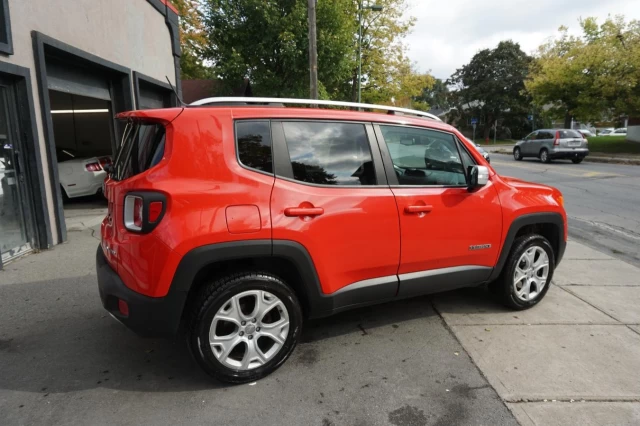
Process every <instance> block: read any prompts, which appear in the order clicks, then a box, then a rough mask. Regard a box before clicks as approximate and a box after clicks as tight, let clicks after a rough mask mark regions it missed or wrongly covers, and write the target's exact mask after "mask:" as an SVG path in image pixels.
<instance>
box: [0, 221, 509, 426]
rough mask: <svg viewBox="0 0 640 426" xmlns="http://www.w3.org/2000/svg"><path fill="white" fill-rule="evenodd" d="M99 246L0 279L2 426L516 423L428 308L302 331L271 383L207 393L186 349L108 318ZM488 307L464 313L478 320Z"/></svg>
mask: <svg viewBox="0 0 640 426" xmlns="http://www.w3.org/2000/svg"><path fill="white" fill-rule="evenodd" d="M94 237H95V235H92V230H91V229H89V230H84V231H71V232H69V242H68V243H66V244H62V245H59V246H56V247H54V248H53V249H52V250H48V251H45V252H43V253H39V254H36V255H31V256H27V257H25V258H23V259H20V260H19V261H17V262H14V263H11V264H9V265H6V268H5V270H4V271H0V413H1V418H2V419H1V420H0V424H2V425H3V426H4V425H23V424H24V425H32V424H33V425H58V424H61V425H103V424H104V425H113V424H117V425H147V424H148V425H165V424H197V425H205V424H206V425H242V426H245V425H260V426H266V425H296V426H297V425H318V426H330V425H334V426H337V425H351V426H364V425H395V426H403V425H404V426H408V425H414V426H425V425H517V422H516V420H515V418H514V417H513V415H512V414H511V412H510V411H509V410H508V408H507V407H506V405H505V404H504V403H503V402H502V401H501V399H500V398H499V396H498V395H497V394H496V392H495V390H494V389H493V388H492V387H491V386H490V385H489V383H488V382H487V380H486V379H485V378H484V376H483V375H482V374H481V373H480V371H479V370H478V368H477V367H476V366H475V364H474V363H473V362H472V361H471V359H470V357H469V356H468V354H467V353H466V352H465V350H464V348H463V347H462V346H461V345H460V343H459V342H458V340H457V339H456V338H455V336H454V335H453V334H452V333H451V331H450V330H449V328H448V327H447V326H446V325H445V323H444V321H443V320H442V318H441V317H440V315H438V313H437V312H436V310H435V309H434V307H433V305H432V302H431V299H430V298H427V297H423V298H417V299H412V300H405V301H401V302H398V303H389V304H385V305H380V306H373V307H369V308H364V309H358V310H354V311H351V312H346V313H343V314H340V315H336V316H334V317H330V318H325V319H321V320H316V321H313V322H309V323H308V324H306V325H305V329H304V331H303V335H302V342H301V343H300V344H299V345H298V347H297V348H296V350H295V351H294V353H293V355H292V357H291V358H290V359H289V360H288V361H287V362H286V363H285V364H284V365H283V366H282V367H281V368H280V369H279V370H278V371H276V372H275V373H274V374H272V375H270V376H269V377H267V378H265V379H263V380H260V381H258V382H257V383H253V384H251V385H239V386H229V385H225V384H223V383H219V382H216V381H214V380H213V379H210V378H209V377H208V376H206V375H205V374H204V373H203V372H202V371H201V370H200V369H199V368H198V367H197V365H196V364H195V362H194V361H193V360H192V359H191V358H190V357H189V355H188V353H187V351H186V349H185V348H184V346H183V345H182V344H181V343H182V342H172V341H169V340H161V339H143V338H140V337H138V336H136V335H135V334H133V333H132V332H131V331H129V330H127V329H126V328H125V327H124V326H122V325H121V324H120V323H118V322H117V321H115V320H114V319H112V318H111V317H110V316H109V315H108V314H107V313H106V312H105V311H104V309H103V308H102V306H101V304H100V298H99V295H98V288H97V282H96V275H95V263H94V262H95V260H94V259H95V250H96V248H97V245H98V241H97V239H96V238H94ZM487 298H488V295H487V294H486V293H481V294H479V295H478V296H477V297H476V298H475V299H474V302H473V303H478V304H479V306H483V308H482V309H483V310H484V311H486V310H487V308H486V307H484V306H485V305H486V304H487V303H488V302H487ZM493 310H495V311H496V312H498V311H501V310H502V308H501V307H500V306H499V305H496V304H493V303H489V308H488V311H493Z"/></svg>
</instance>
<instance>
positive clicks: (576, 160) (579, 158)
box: [571, 157, 584, 164]
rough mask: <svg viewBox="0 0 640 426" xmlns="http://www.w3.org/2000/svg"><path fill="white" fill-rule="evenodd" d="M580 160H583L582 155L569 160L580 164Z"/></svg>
mask: <svg viewBox="0 0 640 426" xmlns="http://www.w3.org/2000/svg"><path fill="white" fill-rule="evenodd" d="M582 160H584V157H578V158H572V159H571V162H572V163H573V164H580V163H582Z"/></svg>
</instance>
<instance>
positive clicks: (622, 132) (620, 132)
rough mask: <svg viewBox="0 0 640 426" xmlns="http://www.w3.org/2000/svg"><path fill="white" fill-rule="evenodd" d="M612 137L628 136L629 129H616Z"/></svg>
mask: <svg viewBox="0 0 640 426" xmlns="http://www.w3.org/2000/svg"><path fill="white" fill-rule="evenodd" d="M610 135H611V136H627V128H626V127H620V128H619V129H615V130H614V131H613V132H611V134H610Z"/></svg>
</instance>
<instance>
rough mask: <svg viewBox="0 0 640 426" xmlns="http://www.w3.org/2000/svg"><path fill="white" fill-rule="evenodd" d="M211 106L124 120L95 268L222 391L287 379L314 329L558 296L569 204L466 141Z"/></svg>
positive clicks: (137, 320) (106, 292) (409, 126)
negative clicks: (456, 301) (456, 299)
mask: <svg viewBox="0 0 640 426" xmlns="http://www.w3.org/2000/svg"><path fill="white" fill-rule="evenodd" d="M247 102H248V101H247ZM204 104H205V105H201V106H189V107H184V108H168V109H159V110H144V111H133V112H127V113H123V114H120V115H119V116H118V118H120V119H122V120H124V121H125V122H126V129H125V131H124V135H123V140H122V143H121V145H120V149H119V152H118V155H117V158H116V161H115V162H114V164H113V168H112V169H111V172H110V175H109V178H108V179H107V181H106V182H105V188H104V191H105V196H106V197H107V199H108V215H107V217H106V218H105V219H104V221H103V223H102V229H101V244H100V247H99V248H98V251H97V259H96V263H97V273H98V284H99V291H100V297H101V299H102V303H103V305H104V307H105V309H106V310H107V311H109V312H110V313H111V314H112V315H113V316H114V317H115V318H116V319H118V320H119V321H120V322H122V323H123V324H125V325H126V326H127V327H129V328H131V329H132V330H134V331H136V332H137V333H138V334H140V335H144V336H177V335H179V336H184V338H185V340H186V342H187V346H188V348H189V349H190V352H191V354H192V355H193V357H194V358H195V359H196V360H197V362H198V363H199V364H200V366H201V367H202V368H203V369H204V370H205V371H206V372H207V373H209V374H210V375H212V376H213V377H215V378H217V379H219V380H222V381H226V382H232V383H244V382H250V381H254V380H256V379H259V378H261V377H264V376H265V375H267V374H269V373H271V372H273V371H274V370H275V369H277V368H278V367H279V366H280V365H282V364H283V363H284V362H285V360H286V359H287V358H288V357H289V356H290V355H291V353H292V351H293V350H294V348H295V346H296V343H297V341H298V340H299V338H300V333H301V329H302V324H303V320H304V319H305V318H318V317H323V316H327V315H331V314H333V313H336V312H340V311H343V310H346V309H352V308H356V307H360V306H365V305H371V304H375V303H381V302H389V301H394V300H399V299H403V298H407V297H413V296H418V295H424V294H429V293H434V292H439V291H447V290H452V289H455V288H460V287H470V286H479V285H482V284H488V286H489V288H490V289H491V290H492V291H493V293H495V294H496V296H497V297H499V298H500V299H501V300H502V302H503V303H505V304H506V305H507V306H509V307H511V308H513V309H526V308H530V307H532V306H534V305H536V304H537V303H539V302H540V300H542V298H543V297H544V296H545V294H546V293H547V291H548V290H549V286H550V282H551V278H552V276H553V272H554V269H555V267H556V266H557V265H558V263H559V262H560V260H561V258H562V255H563V253H564V250H565V246H566V239H567V218H566V213H565V211H564V207H563V198H562V195H561V194H560V192H559V191H558V190H557V189H554V188H551V187H548V186H544V185H539V184H534V183H528V182H524V181H520V180H517V179H513V178H507V177H503V176H499V175H498V174H497V173H496V172H495V171H494V170H493V169H492V168H491V166H490V165H489V164H488V163H487V161H485V159H484V158H483V156H482V155H481V154H480V153H479V152H478V150H477V149H475V148H474V147H473V146H472V145H471V144H470V142H468V141H467V139H466V138H465V137H464V136H462V134H460V132H458V131H457V130H456V129H455V128H453V127H452V126H450V125H447V124H444V123H442V122H440V121H438V120H437V119H429V118H423V117H422V118H421V117H412V116H409V115H398V114H390V113H387V114H381V113H376V112H363V111H349V110H338V109H321V108H289V107H284V106H275V107H274V106H248V105H229V104H226V105H224V104H223V105H219V106H216V105H217V104H216V103H215V102H212V103H211V104H210V105H206V102H204ZM309 104H311V105H314V103H313V101H309ZM373 108H375V109H385V108H386V109H389V108H388V107H381V106H379V107H378V106H377V107H373ZM389 112H394V111H389Z"/></svg>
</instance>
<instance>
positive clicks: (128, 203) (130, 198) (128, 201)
mask: <svg viewBox="0 0 640 426" xmlns="http://www.w3.org/2000/svg"><path fill="white" fill-rule="evenodd" d="M143 214H144V202H143V201H142V197H138V196H135V195H127V196H126V197H125V198H124V227H125V228H127V229H128V230H129V231H142V222H143V218H142V216H143Z"/></svg>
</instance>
